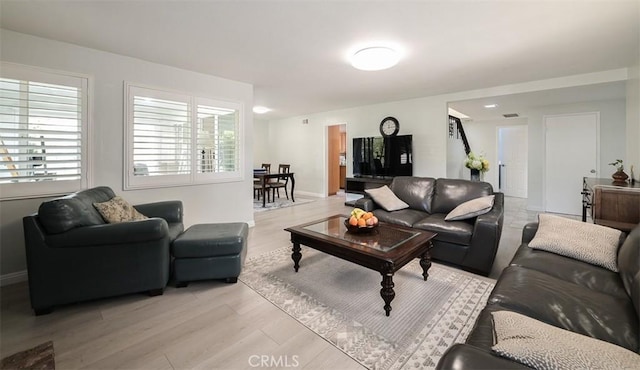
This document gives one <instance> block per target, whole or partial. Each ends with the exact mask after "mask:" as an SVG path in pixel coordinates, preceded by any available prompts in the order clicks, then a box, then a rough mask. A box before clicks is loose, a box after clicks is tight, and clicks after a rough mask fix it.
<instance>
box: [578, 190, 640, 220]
mask: <svg viewBox="0 0 640 370" xmlns="http://www.w3.org/2000/svg"><path fill="white" fill-rule="evenodd" d="M588 209H590V210H591V212H590V214H591V218H592V219H593V222H594V223H596V224H599V225H603V226H609V227H613V228H615V229H619V230H622V231H625V232H628V231H630V230H631V229H633V228H634V227H635V226H636V225H638V223H640V183H637V182H636V183H635V184H631V183H629V182H626V183H614V182H613V179H610V178H608V179H607V178H604V179H602V178H590V177H585V178H583V181H582V221H586V220H587V210H588Z"/></svg>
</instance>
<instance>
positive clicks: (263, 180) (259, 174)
mask: <svg viewBox="0 0 640 370" xmlns="http://www.w3.org/2000/svg"><path fill="white" fill-rule="evenodd" d="M253 178H254V179H257V180H260V185H261V187H262V207H266V205H267V203H266V201H267V196H266V195H267V192H266V190H267V186H268V182H269V180H270V179H283V180H284V179H286V178H289V179H291V201H292V202H295V201H296V200H295V198H294V197H293V188H295V186H296V180H295V178H294V177H293V172H287V173H266V172H264V171H263V170H254V171H253ZM274 201H275V199H274Z"/></svg>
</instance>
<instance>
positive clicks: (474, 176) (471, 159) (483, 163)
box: [464, 152, 489, 181]
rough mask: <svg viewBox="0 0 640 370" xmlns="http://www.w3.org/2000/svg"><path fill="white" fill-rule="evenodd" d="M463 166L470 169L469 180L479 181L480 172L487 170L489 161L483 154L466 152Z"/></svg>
mask: <svg viewBox="0 0 640 370" xmlns="http://www.w3.org/2000/svg"><path fill="white" fill-rule="evenodd" d="M464 166H465V167H467V168H468V169H470V170H471V180H475V181H480V172H482V173H484V172H487V171H489V161H488V160H486V159H485V158H484V156H483V155H476V154H474V153H473V152H469V154H467V159H465V161H464Z"/></svg>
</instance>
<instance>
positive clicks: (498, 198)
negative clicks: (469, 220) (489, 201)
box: [463, 193, 504, 275]
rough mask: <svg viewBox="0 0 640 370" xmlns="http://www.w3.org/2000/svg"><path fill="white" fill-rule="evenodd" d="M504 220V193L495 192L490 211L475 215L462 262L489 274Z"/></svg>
mask: <svg viewBox="0 0 640 370" xmlns="http://www.w3.org/2000/svg"><path fill="white" fill-rule="evenodd" d="M503 222H504V194H503V193H495V199H494V202H493V208H492V209H491V211H489V212H487V213H485V214H483V215H480V216H478V217H476V222H475V224H474V226H473V235H472V236H471V245H470V246H469V249H468V252H467V254H466V255H465V257H464V262H463V264H464V265H465V266H468V267H470V268H471V269H474V270H476V271H478V272H480V273H483V274H485V275H489V273H490V272H491V266H492V265H493V260H494V258H495V256H496V252H497V251H498V244H499V243H500V236H501V235H502V226H503Z"/></svg>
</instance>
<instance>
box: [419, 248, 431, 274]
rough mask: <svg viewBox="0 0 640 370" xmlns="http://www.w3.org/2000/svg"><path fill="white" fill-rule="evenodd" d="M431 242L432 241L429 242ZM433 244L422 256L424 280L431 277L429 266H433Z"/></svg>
mask: <svg viewBox="0 0 640 370" xmlns="http://www.w3.org/2000/svg"><path fill="white" fill-rule="evenodd" d="M429 244H431V242H429ZM430 250H431V246H429V248H428V249H427V251H426V252H424V254H423V255H422V256H420V266H421V267H422V277H423V278H424V281H427V278H428V277H429V268H431V252H430Z"/></svg>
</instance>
